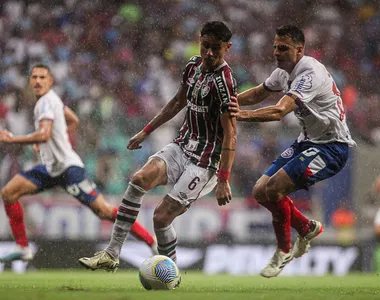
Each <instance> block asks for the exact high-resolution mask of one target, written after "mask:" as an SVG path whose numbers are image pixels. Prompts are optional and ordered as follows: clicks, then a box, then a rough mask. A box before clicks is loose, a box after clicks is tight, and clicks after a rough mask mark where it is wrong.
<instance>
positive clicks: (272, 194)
mask: <svg viewBox="0 0 380 300" xmlns="http://www.w3.org/2000/svg"><path fill="white" fill-rule="evenodd" d="M265 194H266V197H267V199H270V200H271V201H278V200H280V199H281V198H282V197H281V193H280V192H279V191H278V186H277V183H276V180H274V179H273V177H271V178H269V180H268V182H267V184H266V188H265Z"/></svg>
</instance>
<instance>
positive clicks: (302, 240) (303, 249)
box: [293, 220, 323, 258]
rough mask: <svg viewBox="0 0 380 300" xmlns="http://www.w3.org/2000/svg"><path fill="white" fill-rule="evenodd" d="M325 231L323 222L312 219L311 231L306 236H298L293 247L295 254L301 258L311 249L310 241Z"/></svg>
mask: <svg viewBox="0 0 380 300" xmlns="http://www.w3.org/2000/svg"><path fill="white" fill-rule="evenodd" d="M322 232H323V226H322V223H321V222H318V221H315V220H310V231H309V232H308V233H307V234H306V235H305V236H304V237H301V236H300V235H298V236H297V240H296V242H295V243H294V247H293V256H294V257H295V258H299V257H301V256H302V255H304V254H305V253H307V252H308V251H309V248H310V241H311V240H312V239H314V238H316V237H317V236H318V235H320V234H321V233H322Z"/></svg>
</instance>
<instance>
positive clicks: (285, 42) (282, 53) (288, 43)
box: [273, 35, 303, 73]
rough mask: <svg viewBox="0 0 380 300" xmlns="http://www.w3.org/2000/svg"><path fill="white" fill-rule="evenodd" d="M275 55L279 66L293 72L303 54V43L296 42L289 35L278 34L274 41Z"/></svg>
mask: <svg viewBox="0 0 380 300" xmlns="http://www.w3.org/2000/svg"><path fill="white" fill-rule="evenodd" d="M273 55H274V56H275V58H276V61H277V67H279V68H281V69H283V70H285V71H287V72H288V73H291V71H292V70H293V68H294V67H295V65H296V64H297V63H298V61H299V60H300V59H301V57H302V55H303V46H302V44H296V43H295V42H294V41H293V40H292V38H291V37H289V36H278V35H276V36H275V38H274V43H273Z"/></svg>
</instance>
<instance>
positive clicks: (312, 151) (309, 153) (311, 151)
mask: <svg viewBox="0 0 380 300" xmlns="http://www.w3.org/2000/svg"><path fill="white" fill-rule="evenodd" d="M318 152H319V150H318V149H317V148H314V147H312V148H309V149H307V150H305V151H303V152H302V153H303V155H305V156H307V157H310V156H313V155H315V154H317V153H318Z"/></svg>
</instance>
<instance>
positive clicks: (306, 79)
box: [294, 75, 313, 96]
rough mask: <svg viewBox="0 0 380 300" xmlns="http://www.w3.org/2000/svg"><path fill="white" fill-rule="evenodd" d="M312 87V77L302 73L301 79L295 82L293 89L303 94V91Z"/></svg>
mask: <svg viewBox="0 0 380 300" xmlns="http://www.w3.org/2000/svg"><path fill="white" fill-rule="evenodd" d="M312 87H313V77H312V76H311V75H304V76H302V77H301V80H300V81H299V82H297V84H296V86H295V88H294V90H295V91H296V92H297V93H299V94H300V95H301V96H302V95H303V93H302V92H303V91H307V90H310V89H311V88H312Z"/></svg>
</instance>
